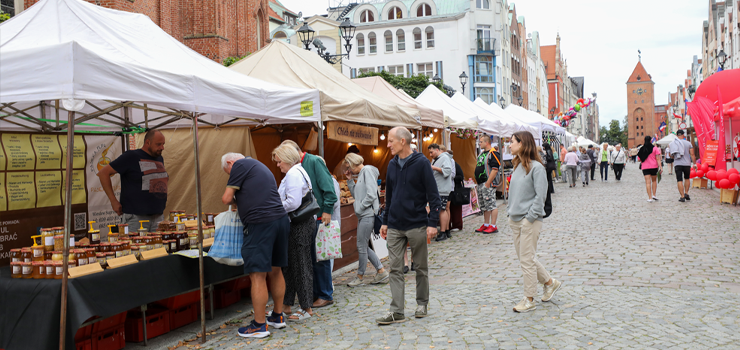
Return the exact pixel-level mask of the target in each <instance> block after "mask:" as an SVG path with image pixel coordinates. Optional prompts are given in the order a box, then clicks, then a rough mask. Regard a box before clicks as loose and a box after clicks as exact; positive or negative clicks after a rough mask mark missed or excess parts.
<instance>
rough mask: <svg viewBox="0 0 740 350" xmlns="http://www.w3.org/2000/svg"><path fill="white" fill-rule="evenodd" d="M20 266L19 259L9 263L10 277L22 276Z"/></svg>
mask: <svg viewBox="0 0 740 350" xmlns="http://www.w3.org/2000/svg"><path fill="white" fill-rule="evenodd" d="M21 271H22V266H21V262H20V261H13V262H11V263H10V277H12V278H23V272H21Z"/></svg>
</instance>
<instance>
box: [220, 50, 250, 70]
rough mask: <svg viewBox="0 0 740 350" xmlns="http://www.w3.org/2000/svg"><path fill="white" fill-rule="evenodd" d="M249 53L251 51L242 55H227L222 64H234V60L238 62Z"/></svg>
mask: <svg viewBox="0 0 740 350" xmlns="http://www.w3.org/2000/svg"><path fill="white" fill-rule="evenodd" d="M250 53H251V52H247V54H246V55H244V56H229V57H226V58H224V60H223V64H224V66H226V67H228V66H230V65H232V64H234V63H236V62H239V61H240V60H241V59H242V58H244V57H247V56H249V54H250Z"/></svg>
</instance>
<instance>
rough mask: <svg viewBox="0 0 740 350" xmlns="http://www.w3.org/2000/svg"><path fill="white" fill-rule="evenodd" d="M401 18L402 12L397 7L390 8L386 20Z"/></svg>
mask: <svg viewBox="0 0 740 350" xmlns="http://www.w3.org/2000/svg"><path fill="white" fill-rule="evenodd" d="M401 18H403V12H402V11H401V9H400V8H398V7H397V6H394V7H392V8H391V9H390V10H388V19H401Z"/></svg>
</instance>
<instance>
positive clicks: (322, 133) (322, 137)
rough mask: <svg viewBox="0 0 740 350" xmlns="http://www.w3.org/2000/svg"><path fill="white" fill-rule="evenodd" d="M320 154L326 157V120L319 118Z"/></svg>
mask: <svg viewBox="0 0 740 350" xmlns="http://www.w3.org/2000/svg"><path fill="white" fill-rule="evenodd" d="M319 156H321V158H324V122H322V121H320V120H319Z"/></svg>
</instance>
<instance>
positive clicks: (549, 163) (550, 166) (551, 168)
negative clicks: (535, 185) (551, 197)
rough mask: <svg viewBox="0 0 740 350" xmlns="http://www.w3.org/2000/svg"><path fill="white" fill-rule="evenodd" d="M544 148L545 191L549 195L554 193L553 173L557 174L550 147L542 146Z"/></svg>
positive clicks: (548, 145)
mask: <svg viewBox="0 0 740 350" xmlns="http://www.w3.org/2000/svg"><path fill="white" fill-rule="evenodd" d="M542 147H544V148H545V170H547V189H548V191H550V193H555V186H554V185H553V183H552V174H553V172H555V173H557V169H558V168H557V164H556V163H555V156H554V155H553V154H552V147H550V144H549V143H545V144H543V145H542Z"/></svg>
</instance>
